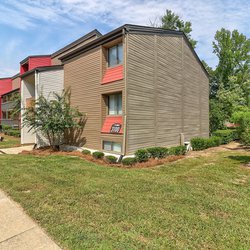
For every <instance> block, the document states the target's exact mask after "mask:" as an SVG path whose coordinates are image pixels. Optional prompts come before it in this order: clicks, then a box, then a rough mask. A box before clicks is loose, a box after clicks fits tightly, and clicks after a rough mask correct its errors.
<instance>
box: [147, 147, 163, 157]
mask: <svg viewBox="0 0 250 250" xmlns="http://www.w3.org/2000/svg"><path fill="white" fill-rule="evenodd" d="M147 151H148V153H149V157H151V158H154V159H155V158H158V159H162V158H165V157H166V156H167V155H168V149H167V148H164V147H152V148H147Z"/></svg>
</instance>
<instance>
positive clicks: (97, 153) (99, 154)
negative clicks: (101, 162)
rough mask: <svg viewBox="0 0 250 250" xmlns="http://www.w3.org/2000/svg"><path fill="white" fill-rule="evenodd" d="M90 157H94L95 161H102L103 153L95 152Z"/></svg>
mask: <svg viewBox="0 0 250 250" xmlns="http://www.w3.org/2000/svg"><path fill="white" fill-rule="evenodd" d="M92 155H93V157H94V158H95V159H103V157H104V153H103V152H100V151H96V152H94V153H93V154H92Z"/></svg>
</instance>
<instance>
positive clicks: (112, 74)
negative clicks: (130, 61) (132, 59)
mask: <svg viewBox="0 0 250 250" xmlns="http://www.w3.org/2000/svg"><path fill="white" fill-rule="evenodd" d="M122 79H123V65H119V66H116V67H112V68H107V69H106V72H105V74H104V77H103V79H102V84H106V83H110V82H114V81H118V80H122Z"/></svg>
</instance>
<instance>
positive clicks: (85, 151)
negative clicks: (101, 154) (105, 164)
mask: <svg viewBox="0 0 250 250" xmlns="http://www.w3.org/2000/svg"><path fill="white" fill-rule="evenodd" d="M82 154H84V155H90V154H91V152H90V151H89V150H87V149H83V151H82Z"/></svg>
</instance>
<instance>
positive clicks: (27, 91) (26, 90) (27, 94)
mask: <svg viewBox="0 0 250 250" xmlns="http://www.w3.org/2000/svg"><path fill="white" fill-rule="evenodd" d="M21 88H22V89H21V93H22V95H21V97H22V99H21V107H22V109H21V124H22V123H23V116H22V114H23V113H24V108H26V106H27V105H28V103H29V102H30V100H32V98H35V74H32V75H29V76H27V77H25V78H24V79H22V84H21ZM28 143H35V134H34V133H33V131H29V128H27V127H22V128H21V144H28Z"/></svg>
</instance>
